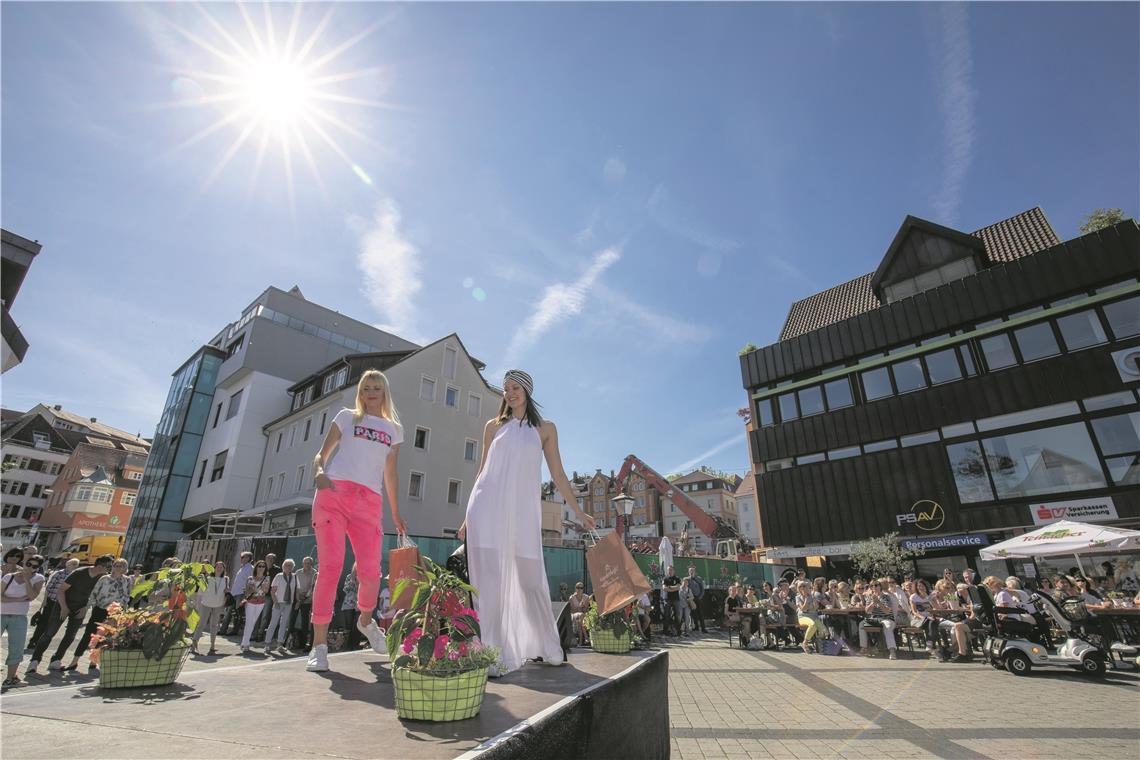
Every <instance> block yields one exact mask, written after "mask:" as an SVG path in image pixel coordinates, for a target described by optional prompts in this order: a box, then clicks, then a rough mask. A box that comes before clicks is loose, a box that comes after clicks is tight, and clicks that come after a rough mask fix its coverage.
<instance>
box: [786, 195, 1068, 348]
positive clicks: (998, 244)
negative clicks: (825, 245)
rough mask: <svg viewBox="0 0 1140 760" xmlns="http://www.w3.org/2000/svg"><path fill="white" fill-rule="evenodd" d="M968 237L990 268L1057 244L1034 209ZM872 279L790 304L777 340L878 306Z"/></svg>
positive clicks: (864, 277) (867, 277)
mask: <svg viewBox="0 0 1140 760" xmlns="http://www.w3.org/2000/svg"><path fill="white" fill-rule="evenodd" d="M970 234H971V235H973V236H975V237H978V238H981V240H982V242H983V243H984V244H985V246H986V258H987V259H989V261H990V263H992V264H1004V263H1007V262H1010V261H1015V260H1017V259H1020V258H1021V257H1023V256H1029V255H1031V254H1034V253H1037V252H1038V251H1044V250H1045V249H1047V248H1052V247H1053V246H1055V245H1060V243H1061V240H1060V239H1059V238H1058V237H1057V233H1056V232H1054V231H1053V227H1052V226H1051V225H1050V224H1049V220H1048V219H1046V218H1045V212H1044V211H1042V210H1041V209H1040V207H1037V206H1034V207H1033V208H1031V209H1029V210H1028V211H1024V212H1022V213H1020V214H1017V215H1015V216H1011V217H1010V218H1009V219H1003V220H1002V221H1000V222H995V223H994V224H991V225H989V226H987V227H983V228H981V229H980V230H976V231H974V232H972V233H970ZM873 275H874V272H868V273H867V274H865V275H861V276H859V277H856V278H855V279H853V280H849V281H848V282H845V283H843V284H842V285H836V286H835V287H833V288H828V289H827V290H824V291H822V292H820V293H816V294H814V295H810V296H808V297H807V298H802V299H800V300H799V301H796V302H795V303H793V304H792V307H791V308H790V309H789V310H788V317H787V319H786V320H784V327H783V329H782V330H780V340H787V339H788V338H794V337H796V336H797V335H803V334H804V333H808V332H811V331H812V330H818V329H819V328H821V327H826V326H827V325H831V324H835V323H836V322H842V321H843V320H845V319H850V318H851V317H854V316H858V315H859V314H862V313H864V312H868V311H871V310H873V309H877V308H879V307H880V306H882V303H880V302H879V299H878V297H877V296H876V295H875V293H874V291H873V290H872V288H871V279H872V277H873Z"/></svg>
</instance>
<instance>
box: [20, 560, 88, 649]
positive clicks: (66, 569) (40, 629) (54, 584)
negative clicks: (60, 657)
mask: <svg viewBox="0 0 1140 760" xmlns="http://www.w3.org/2000/svg"><path fill="white" fill-rule="evenodd" d="M77 567H79V560H77V559H69V560H68V561H67V563H66V564H64V566H63V567H61V568H59V569H58V570H56V571H55V572H53V573H52V574H51V577H50V578H48V582H47V583H46V584H45V586H44V587H45V589H46V590H45V591H44V603H43V604H42V605H40V609H39V612H37V613H36V614H35V615H32V623H33V624H34V625H35V626H36V629H35V631H33V632H32V635H31V638H29V639H28V649H32V650H34V649H35V648H36V644H37V643H38V642H39V640H40V637H41V636H43V635H44V632H45V631H47V629H48V626H49V625H51V621H52V616H53V615H54V616H56V617H58V616H59V602H57V601H56V594H58V593H59V586H60V584H61V583H63V582H64V581H65V580H67V575H68V573H70V572H71V571H72V570H74V569H75V568H77ZM41 569H42V568H41ZM36 618H39V620H37V619H36Z"/></svg>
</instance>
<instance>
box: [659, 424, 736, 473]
mask: <svg viewBox="0 0 1140 760" xmlns="http://www.w3.org/2000/svg"><path fill="white" fill-rule="evenodd" d="M746 444H747V441H746V440H745V438H744V432H743V431H740V432H738V433H736V434H735V435H733V436H732V437H731V438H729V439H727V440H724V441H721V442H720V443H718V444H717V445H716V446H713V447H712V448H711V449H709V450H708V451H702V452H701V453H700V454H697V455H696V456H695V457H693V458H692V459H690V460H688V461H687V462H682V463H681V464H679V465H677V466H676V467H670V468H669V469H668V470H666V472H685V471H686V470H688V469H689V468H691V467H697V466H699V465H701V464H703V463H705V462H706V461H708V459H709V458H710V457H714V456H716V455H717V454H719V453H720V452H722V451H724V450H725V449H729V448H732V447H733V446H735V445H739V446H744V447H745V449H747V446H746Z"/></svg>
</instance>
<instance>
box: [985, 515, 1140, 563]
mask: <svg viewBox="0 0 1140 760" xmlns="http://www.w3.org/2000/svg"><path fill="white" fill-rule="evenodd" d="M1137 549H1140V530H1128V529H1127V528H1110V527H1107V526H1104V525H1089V524H1088V523H1079V522H1070V521H1069V520H1058V521H1057V522H1055V523H1049V524H1048V525H1042V526H1041V527H1040V528H1038V529H1037V530H1034V531H1030V532H1029V533H1023V534H1021V535H1020V536H1014V537H1013V538H1011V539H1009V540H1007V541H1002V542H1001V543H999V544H994V545H993V546H989V547H986V548H984V549H981V550H980V552H979V553H980V554H981V557H982V559H983V560H995V559H1019V558H1026V557H1055V556H1058V555H1064V554H1071V555H1073V556H1077V555H1081V554H1097V553H1103V552H1113V551H1123V550H1137ZM1077 561H1078V562H1080V560H1077Z"/></svg>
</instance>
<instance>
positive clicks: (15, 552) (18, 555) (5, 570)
mask: <svg viewBox="0 0 1140 760" xmlns="http://www.w3.org/2000/svg"><path fill="white" fill-rule="evenodd" d="M23 566H24V550H23V549H21V548H19V547H18V546H17V547H14V548H12V549H9V550H8V551H6V552H4V564H3V566H0V574H3V575H11V574H13V573H15V572H16V571H17V570H19V569H20V568H21V567H23Z"/></svg>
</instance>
